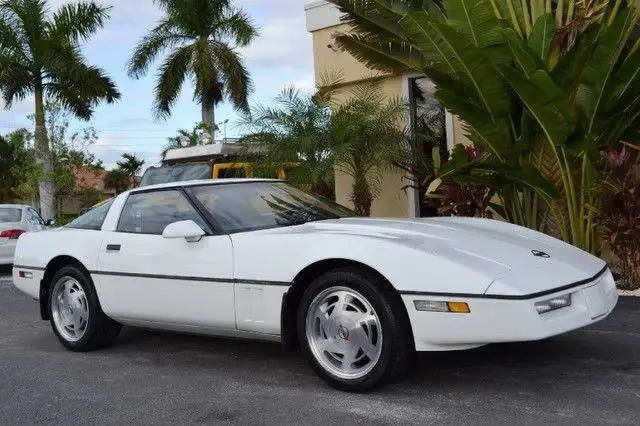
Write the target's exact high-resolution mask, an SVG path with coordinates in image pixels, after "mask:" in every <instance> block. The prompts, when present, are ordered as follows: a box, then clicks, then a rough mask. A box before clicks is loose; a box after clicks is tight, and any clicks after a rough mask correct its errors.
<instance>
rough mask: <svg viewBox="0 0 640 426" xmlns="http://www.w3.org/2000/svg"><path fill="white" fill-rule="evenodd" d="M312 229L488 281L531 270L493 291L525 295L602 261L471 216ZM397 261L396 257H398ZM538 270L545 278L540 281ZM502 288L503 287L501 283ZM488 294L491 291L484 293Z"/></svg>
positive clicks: (363, 221) (349, 221)
mask: <svg viewBox="0 0 640 426" xmlns="http://www.w3.org/2000/svg"><path fill="white" fill-rule="evenodd" d="M310 225H312V226H313V227H314V228H315V229H316V230H317V231H323V232H335V233H347V234H354V235H360V236H368V237H370V238H383V239H392V240H395V241H396V242H397V243H399V244H403V245H405V246H411V247H414V248H415V249H418V250H421V251H423V252H425V253H428V254H430V255H433V256H436V257H442V258H445V259H446V260H448V261H451V262H453V263H455V264H458V265H461V266H464V267H469V268H472V269H474V270H476V271H478V272H480V273H482V274H483V275H484V276H487V277H490V279H491V282H493V281H495V280H498V279H500V278H504V277H509V276H512V275H514V274H519V275H527V274H529V273H535V274H534V275H535V276H537V278H538V281H544V282H537V283H532V282H529V281H530V280H527V277H525V278H522V277H519V278H518V280H519V281H521V283H520V284H517V285H516V286H517V287H519V288H516V289H514V288H511V289H507V288H503V289H497V290H496V288H495V287H494V288H493V291H497V292H499V293H502V292H504V293H514V292H515V293H517V294H528V293H533V292H536V291H542V290H546V289H548V288H549V286H560V285H564V284H568V283H569V282H574V281H579V280H584V279H585V278H587V277H591V276H593V275H595V274H597V273H598V272H599V271H600V270H601V269H602V268H603V266H605V262H603V261H601V260H600V259H598V258H596V257H594V256H592V255H590V254H588V253H587V252H585V251H582V250H580V249H577V248H576V247H574V246H571V245H569V244H566V243H564V242H562V241H560V240H558V239H556V238H552V237H550V236H548V235H545V234H543V233H539V232H535V231H532V230H530V229H527V228H523V227H520V226H516V225H512V224H509V223H506V222H502V221H498V220H488V219H476V218H456V217H438V218H416V219H395V218H343V219H335V220H327V221H322V222H315V223H312V224H310ZM399 261H400V262H401V261H402V260H401V259H400V260H399ZM541 272H544V274H545V279H544V280H540V279H539V278H540V275H539V274H540V273H541ZM503 287H504V286H503ZM489 293H491V291H489Z"/></svg>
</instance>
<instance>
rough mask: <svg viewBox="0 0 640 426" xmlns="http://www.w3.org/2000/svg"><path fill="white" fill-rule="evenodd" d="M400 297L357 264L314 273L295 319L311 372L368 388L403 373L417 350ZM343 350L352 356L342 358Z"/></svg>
mask: <svg viewBox="0 0 640 426" xmlns="http://www.w3.org/2000/svg"><path fill="white" fill-rule="evenodd" d="M340 301H344V302H346V303H344V304H343V305H341V304H340V303H339V302H340ZM401 303H402V301H401V300H400V298H399V296H398V295H397V294H396V293H394V292H393V290H390V289H388V287H387V283H386V282H383V280H382V279H381V278H379V277H378V276H376V275H374V274H370V273H367V272H365V271H361V270H358V269H355V268H343V269H337V270H334V271H330V272H327V273H325V274H323V275H321V276H319V277H318V278H316V279H315V280H314V281H313V282H312V283H311V284H310V285H309V287H308V288H307V289H306V290H305V292H304V294H303V295H302V299H301V302H300V305H299V306H298V312H297V321H296V324H297V331H298V338H299V341H300V344H301V347H302V350H303V352H304V353H305V354H306V356H307V358H308V359H309V361H310V364H311V366H312V367H313V369H314V370H315V372H316V373H317V374H318V375H319V376H320V377H321V378H322V379H323V380H324V381H325V382H326V383H328V384H329V385H330V386H332V387H334V388H336V389H339V390H342V391H347V392H366V391H368V390H371V389H373V388H375V387H377V386H379V385H382V384H388V383H391V382H395V381H397V380H400V379H401V378H403V377H404V375H405V374H406V372H407V371H408V369H409V367H410V365H411V363H412V361H413V359H414V354H415V350H414V346H413V336H412V332H411V327H410V324H409V322H408V321H409V320H408V318H407V315H406V313H405V311H404V307H403V306H402V305H401ZM341 306H343V308H341ZM344 307H346V309H345V308H344ZM325 309H326V311H324V310H325ZM318 312H325V313H328V314H329V315H328V316H323V315H319V314H318ZM334 315H336V316H334ZM321 316H322V317H323V319H322V320H321V319H320V317H321ZM362 324H366V326H362ZM347 356H348V357H349V358H348V360H349V361H351V360H353V361H354V362H347V363H345V362H344V359H345V357H347Z"/></svg>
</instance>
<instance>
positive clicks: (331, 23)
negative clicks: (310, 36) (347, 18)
mask: <svg viewBox="0 0 640 426" xmlns="http://www.w3.org/2000/svg"><path fill="white" fill-rule="evenodd" d="M304 12H305V15H306V18H307V31H308V32H314V31H318V30H322V29H325V28H330V27H335V26H336V25H341V24H342V22H341V21H340V18H341V17H342V16H343V14H342V13H341V12H340V11H339V10H338V8H337V7H335V6H334V5H333V4H331V3H329V2H328V1H324V0H321V1H314V2H312V3H308V4H306V5H305V6H304Z"/></svg>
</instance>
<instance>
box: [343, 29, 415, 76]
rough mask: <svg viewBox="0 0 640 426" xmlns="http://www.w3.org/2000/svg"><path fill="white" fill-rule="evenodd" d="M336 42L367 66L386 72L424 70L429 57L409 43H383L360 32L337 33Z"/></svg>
mask: <svg viewBox="0 0 640 426" xmlns="http://www.w3.org/2000/svg"><path fill="white" fill-rule="evenodd" d="M335 40H336V43H337V44H338V45H339V46H340V47H342V48H344V49H346V50H347V51H348V52H349V53H350V54H351V56H353V57H354V58H355V59H357V60H358V61H360V62H362V63H363V64H364V65H366V66H367V67H369V68H371V69H374V70H379V71H385V72H406V71H414V72H422V69H423V68H424V66H425V64H426V63H427V58H426V57H425V55H423V52H422V51H421V50H418V49H417V48H415V47H413V46H411V45H409V44H407V43H396V42H391V43H381V42H378V41H376V40H371V39H368V38H366V37H365V36H361V35H359V34H340V35H337V36H336V38H335Z"/></svg>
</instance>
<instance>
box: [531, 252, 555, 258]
mask: <svg viewBox="0 0 640 426" xmlns="http://www.w3.org/2000/svg"><path fill="white" fill-rule="evenodd" d="M531 254H533V255H534V256H537V257H544V258H545V259H547V258H549V257H551V256H549V255H548V254H547V253H545V252H543V251H540V250H531Z"/></svg>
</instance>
